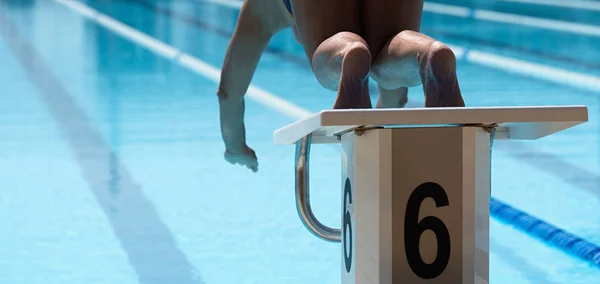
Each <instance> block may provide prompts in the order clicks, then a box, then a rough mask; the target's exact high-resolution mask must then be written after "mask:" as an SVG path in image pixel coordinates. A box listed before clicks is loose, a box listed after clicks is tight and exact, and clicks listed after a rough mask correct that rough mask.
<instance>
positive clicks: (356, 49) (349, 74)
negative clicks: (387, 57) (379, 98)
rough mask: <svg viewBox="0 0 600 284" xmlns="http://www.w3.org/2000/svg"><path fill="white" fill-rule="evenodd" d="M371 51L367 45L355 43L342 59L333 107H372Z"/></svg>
mask: <svg viewBox="0 0 600 284" xmlns="http://www.w3.org/2000/svg"><path fill="white" fill-rule="evenodd" d="M370 68H371V53H370V52H369V49H368V47H367V46H365V45H364V44H362V43H355V44H353V45H351V46H350V47H348V49H347V50H346V51H345V54H344V57H343V59H342V74H341V78H340V84H339V88H338V95H337V98H336V100H335V104H334V105H333V108H334V109H356V108H372V105H371V97H370V96H369V85H368V83H369V81H368V79H369V77H368V76H369V70H370Z"/></svg>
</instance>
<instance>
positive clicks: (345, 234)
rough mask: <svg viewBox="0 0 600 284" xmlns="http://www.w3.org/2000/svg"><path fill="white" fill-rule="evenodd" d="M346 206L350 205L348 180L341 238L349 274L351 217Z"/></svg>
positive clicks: (350, 264)
mask: <svg viewBox="0 0 600 284" xmlns="http://www.w3.org/2000/svg"><path fill="white" fill-rule="evenodd" d="M346 204H352V185H351V184H350V179H349V178H347V179H346V183H345V184H344V228H343V236H342V237H343V238H344V265H345V266H346V272H348V273H350V269H351V268H352V216H351V215H350V211H348V208H347V207H346ZM346 238H348V239H349V240H348V239H346Z"/></svg>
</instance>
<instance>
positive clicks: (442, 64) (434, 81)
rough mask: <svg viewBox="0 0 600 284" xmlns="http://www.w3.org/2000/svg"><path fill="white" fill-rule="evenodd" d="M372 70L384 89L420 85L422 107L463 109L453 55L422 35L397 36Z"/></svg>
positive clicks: (441, 44)
mask: <svg viewBox="0 0 600 284" xmlns="http://www.w3.org/2000/svg"><path fill="white" fill-rule="evenodd" d="M372 70H373V71H372V72H373V74H372V76H373V78H374V79H375V80H376V81H377V82H378V83H379V84H380V85H382V86H383V87H384V88H387V89H396V88H399V87H403V86H408V87H413V86H418V85H419V84H423V90H424V92H425V106H426V107H457V106H465V102H464V100H463V98H462V95H461V92H460V87H459V85H458V78H457V76H456V58H455V57H454V53H453V52H452V50H451V49H450V48H449V47H448V46H446V45H444V44H443V43H441V42H439V41H436V40H434V39H432V38H430V37H428V36H426V35H424V34H421V33H418V32H415V31H408V30H406V31H403V32H400V33H399V34H398V35H396V36H395V37H394V38H392V39H391V40H390V41H389V42H388V43H387V44H386V45H385V46H384V47H383V48H382V50H381V51H380V52H379V54H378V55H377V57H376V58H375V60H374V63H373V69H372Z"/></svg>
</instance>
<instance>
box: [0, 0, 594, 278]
mask: <svg viewBox="0 0 600 284" xmlns="http://www.w3.org/2000/svg"><path fill="white" fill-rule="evenodd" d="M80 3H84V4H85V5H87V6H88V7H89V8H92V9H94V10H96V11H98V12H101V13H103V14H104V15H106V16H109V17H111V18H112V19H114V20H117V21H119V22H121V23H123V24H126V25H128V26H130V27H132V28H134V29H136V30H138V31H141V32H143V33H145V34H147V35H149V36H150V37H152V38H154V39H156V40H159V41H162V42H164V43H166V44H168V45H170V46H173V47H175V48H177V49H179V50H181V51H182V52H185V53H186V54H188V55H190V56H193V57H194V58H196V59H198V60H200V61H202V62H204V63H206V64H209V65H212V66H214V67H216V68H219V67H220V66H221V64H222V61H223V58H224V54H225V49H226V47H227V44H228V41H229V37H230V35H231V33H232V31H233V28H234V26H235V23H236V18H237V14H238V9H236V8H235V7H234V6H235V5H228V4H227V3H231V2H219V1H216V2H215V1H208V2H207V1H195V0H189V1H180V0H118V1H100V0H88V1H81V2H80ZM428 3H433V2H428ZM436 3H437V4H450V5H455V6H460V7H463V8H466V9H467V10H470V11H471V13H470V14H471V15H470V16H464V17H460V16H455V15H448V14H444V13H439V12H432V11H431V10H427V9H426V12H425V14H424V17H423V25H422V27H423V28H422V31H423V32H425V33H427V34H430V35H432V36H434V37H436V38H437V39H439V40H441V41H443V42H446V43H448V44H451V45H453V46H459V47H461V48H463V49H464V54H463V56H460V57H459V59H460V60H459V67H458V68H459V79H460V80H461V89H462V91H463V93H464V96H465V100H466V102H467V103H468V104H469V105H471V106H519V105H547V104H552V105H555V104H558V105H564V104H569V105H586V106H588V108H589V117H590V121H589V122H588V123H586V124H584V125H581V126H578V127H576V128H573V129H570V130H567V131H565V132H563V133H560V134H557V135H554V136H551V137H547V138H544V139H541V140H538V141H526V142H506V141H498V142H496V143H495V150H494V153H493V171H492V188H493V192H492V195H493V197H495V198H496V199H497V200H499V201H502V202H504V203H506V204H508V205H510V206H513V207H515V208H517V209H519V210H522V211H524V212H527V213H528V214H531V215H533V216H535V217H537V218H540V219H542V220H544V221H546V222H548V223H551V224H553V225H555V226H557V227H559V228H562V229H564V230H565V231H568V232H570V233H572V234H575V235H577V236H579V237H581V238H583V239H585V240H587V241H589V242H592V243H595V244H597V245H600V210H599V209H598V208H600V146H599V145H600V141H599V140H600V125H599V122H600V84H598V83H597V82H600V50H599V49H598V46H600V35H595V34H594V31H596V32H597V31H598V30H600V11H597V10H591V9H581V8H565V7H556V6H547V5H537V4H527V3H517V2H510V1H476V0H471V1H469V0H460V1H450V0H436V2H435V3H433V4H436ZM590 3H598V2H597V1H595V2H594V1H592V2H590ZM476 9H478V10H485V11H495V12H499V13H504V14H511V15H527V16H531V17H536V18H542V19H550V20H557V21H560V22H559V24H556V25H557V26H558V27H559V28H555V29H548V28H542V27H535V26H531V25H529V26H528V25H526V24H523V23H518V22H514V21H513V22H511V23H507V22H499V21H490V20H489V19H486V18H485V17H484V18H481V17H476V16H474V15H475V14H476V13H473V12H474V11H475V10H476ZM573 23H578V24H583V25H590V26H591V30H592V32H591V33H585V32H581V31H582V29H577V28H573V29H570V30H569V29H562V30H561V27H564V26H568V24H573ZM594 27H595V29H596V30H594ZM588 28H589V27H588ZM474 52H479V53H482V52H483V53H485V54H487V55H493V56H503V58H512V59H515V60H520V62H526V63H529V64H538V65H539V66H542V67H543V68H541V69H539V68H538V69H527V68H519V70H509V69H507V68H505V67H502V66H501V65H502V64H500V63H497V62H496V63H493V62H492V63H489V62H488V63H485V64H483V63H482V61H477V60H473V57H469V54H471V55H473V54H476V53H474ZM487 58H489V56H488V57H487ZM552 68H555V69H561V70H565V71H569V72H571V73H552V72H550V71H548V70H551V69H552ZM556 74H559V75H560V74H563V75H564V76H557V75H556ZM581 76H588V77H585V78H587V79H585V80H584V79H581V80H580V79H577V78H583V77H581ZM565 78H568V79H569V80H565ZM253 85H254V86H256V87H259V88H261V89H263V90H266V91H268V92H271V93H273V94H275V95H277V96H279V97H281V98H284V99H286V100H288V101H290V102H291V103H293V104H295V105H297V106H300V107H302V108H305V109H307V110H309V111H310V112H316V111H319V110H321V109H326V108H330V107H331V105H332V103H333V100H334V95H335V94H334V93H332V92H330V91H327V90H324V89H323V88H322V87H320V85H319V84H318V83H317V81H316V80H315V79H314V76H313V75H312V73H311V72H310V69H309V68H308V65H307V61H306V59H305V58H304V57H303V52H302V49H301V47H300V46H299V45H298V44H297V43H295V41H294V40H293V37H292V34H291V31H290V30H286V31H283V32H281V33H279V34H277V35H276V36H275V37H274V38H273V40H272V41H271V44H270V46H269V49H268V50H267V52H265V54H264V55H263V57H262V59H261V62H260V65H259V68H258V70H257V72H256V75H255V77H254V80H253ZM215 92H216V83H215V82H214V80H212V79H211V77H210V75H207V74H202V73H201V72H194V71H193V70H191V69H189V68H185V67H184V66H182V65H179V64H176V63H173V62H172V61H171V60H169V59H167V58H164V57H163V56H161V55H160V54H159V53H157V52H154V51H151V50H149V49H148V48H146V47H145V46H144V45H142V44H140V43H139V42H136V41H132V40H131V38H128V37H127V36H123V35H121V34H118V33H116V32H115V31H114V30H111V29H110V28H107V27H105V26H101V25H99V24H98V23H97V22H95V21H92V20H90V19H89V18H86V17H84V16H82V14H81V13H78V12H77V11H76V10H73V9H70V8H69V7H67V6H66V5H64V3H62V2H57V1H53V0H52V1H51V0H38V1H35V0H26V1H17V0H0V228H1V233H0V244H2V246H1V247H0V283H2V284H22V283H23V284H36V283H44V284H53V283H114V284H117V283H141V284H149V283H178V284H179V283H181V284H188V283H195V284H199V283H206V284H212V283H215V284H217V283H218V284H224V283H236V284H238V283H289V284H293V283H327V284H330V283H331V284H333V283H340V267H341V263H340V262H341V260H340V246H339V244H332V243H326V242H322V241H320V240H319V239H317V238H315V237H313V236H312V235H310V234H309V233H308V232H307V231H306V230H305V229H304V227H302V225H301V223H300V221H299V220H298V217H297V215H296V209H295V207H294V195H293V193H294V191H293V178H294V176H293V151H294V149H293V147H284V146H274V145H273V143H272V132H273V131H274V130H275V129H277V128H279V127H282V126H284V125H287V124H289V123H291V122H292V121H294V120H295V118H294V117H290V116H289V115H286V113H282V112H281V111H278V110H277V109H273V108H270V107H267V106H265V105H264V104H261V103H260V102H258V101H254V100H250V99H249V100H247V112H246V117H247V120H246V121H247V124H246V126H247V128H248V141H249V144H250V146H252V147H253V148H254V149H255V150H256V151H257V154H258V157H259V162H260V171H259V172H258V173H256V174H254V173H252V172H250V171H248V170H247V169H244V168H241V167H234V166H231V165H229V164H227V163H226V162H224V160H223V158H222V153H223V150H224V148H223V145H222V142H221V137H220V131H219V125H218V108H217V107H218V104H217V100H216V95H215ZM374 92H375V90H374ZM422 94H423V92H422V91H421V90H420V88H418V87H417V88H412V89H411V90H410V98H409V104H408V107H417V106H420V105H422V103H423V99H422ZM339 168H340V161H339V157H338V152H337V150H336V149H335V148H332V147H329V146H315V147H314V148H313V152H312V161H311V170H312V172H311V182H312V184H313V188H314V190H313V194H312V196H311V197H312V199H313V204H314V205H313V207H314V210H315V213H316V214H317V216H319V218H320V219H323V221H324V222H325V223H327V224H329V225H331V226H336V227H337V226H338V223H339V214H340V202H339V200H340V198H341V196H340V190H339V189H340V187H341V185H340V181H339V180H338V179H337V178H331V177H332V176H333V177H335V176H337V175H338V174H339V171H340V170H339ZM490 247H491V252H490V269H491V270H490V278H491V280H490V282H491V283H500V284H502V283H514V284H525V283H528V284H529V283H531V284H542V283H549V284H558V283H569V284H576V283H586V284H592V283H598V279H600V269H599V268H598V267H595V266H593V265H591V264H589V263H587V262H584V261H582V260H580V259H577V258H575V257H573V256H571V255H569V254H567V253H565V252H563V251H562V250H560V249H558V248H555V247H551V246H549V245H547V244H545V243H543V242H541V241H540V240H538V239H535V238H533V237H531V236H529V235H528V234H526V233H523V232H521V231H519V230H517V229H515V228H514V227H513V226H511V225H510V224H505V223H502V222H499V221H497V220H496V219H494V218H492V219H491V239H490Z"/></svg>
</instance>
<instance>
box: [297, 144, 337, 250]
mask: <svg viewBox="0 0 600 284" xmlns="http://www.w3.org/2000/svg"><path fill="white" fill-rule="evenodd" d="M311 138H312V136H311V135H307V136H306V137H304V138H302V139H301V140H299V141H298V142H296V210H297V211H298V216H300V220H301V221H302V224H304V227H306V229H307V230H308V231H309V232H311V233H312V234H313V235H315V236H317V237H318V238H320V239H323V240H325V241H329V242H336V243H339V242H341V240H342V230H340V229H333V228H329V227H327V226H325V225H323V223H321V222H319V220H317V218H316V217H315V215H314V214H313V212H312V208H311V207H310V188H309V184H308V183H309V178H308V173H309V170H308V168H309V167H308V164H309V160H310V143H311Z"/></svg>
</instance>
